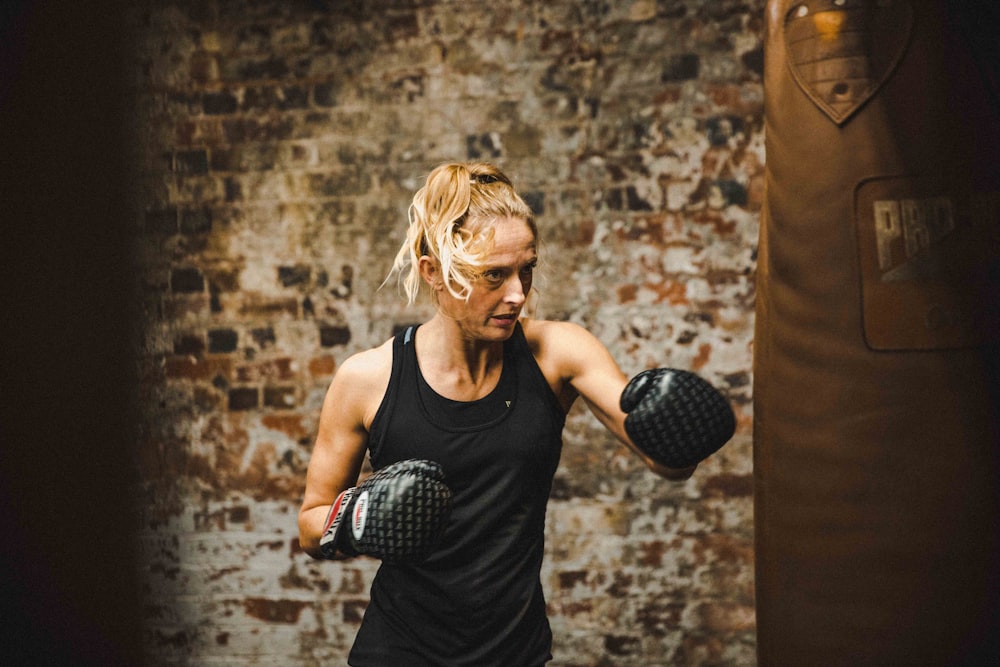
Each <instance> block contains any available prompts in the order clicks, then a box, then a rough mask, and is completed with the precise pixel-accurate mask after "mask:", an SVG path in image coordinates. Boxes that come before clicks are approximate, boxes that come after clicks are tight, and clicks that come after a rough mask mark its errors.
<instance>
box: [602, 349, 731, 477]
mask: <svg viewBox="0 0 1000 667" xmlns="http://www.w3.org/2000/svg"><path fill="white" fill-rule="evenodd" d="M620 405H621V409H622V411H623V412H625V413H627V415H626V417H625V431H626V433H628V437H629V438H631V440H632V442H633V443H634V444H635V446H636V447H638V448H639V449H640V450H642V451H643V452H644V453H645V454H647V455H648V456H649V457H650V458H651V459H653V460H654V461H655V462H657V463H659V464H660V465H664V466H667V467H668V468H677V469H680V468H689V467H691V466H693V465H696V464H697V463H699V462H701V461H703V460H704V459H705V458H707V457H708V456H709V455H711V454H714V453H715V452H716V451H718V450H719V448H720V447H722V446H723V445H724V444H726V443H727V442H728V441H729V439H730V438H732V437H733V433H734V432H735V431H736V416H735V415H734V414H733V409H732V407H730V405H729V401H728V400H726V398H725V397H724V396H723V395H722V394H721V393H719V391H718V390H717V389H716V388H715V387H713V386H712V385H711V384H709V383H708V382H706V381H705V380H703V379H702V378H700V377H699V376H697V375H695V374H694V373H691V372H688V371H682V370H676V369H672V368H657V369H653V370H648V371H643V372H642V373H639V374H638V375H636V376H635V377H634V378H632V380H631V381H629V383H628V385H627V386H626V387H625V391H623V392H622V395H621V400H620Z"/></svg>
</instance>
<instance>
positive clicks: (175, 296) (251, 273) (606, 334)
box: [128, 0, 764, 666]
mask: <svg viewBox="0 0 1000 667" xmlns="http://www.w3.org/2000/svg"><path fill="white" fill-rule="evenodd" d="M763 4H764V3H763V0H752V1H750V2H730V1H722V0H686V1H683V0H659V1H657V2H654V1H653V0H635V1H633V2H596V1H585V2H570V1H568V0H547V1H546V2H532V1H528V0H515V1H512V2H507V3H485V4H484V3H466V2H457V1H445V0H410V1H404V0H395V1H393V0H380V1H371V2H336V1H334V0H325V1H323V0H313V1H312V2H306V1H305V0H298V1H292V2H289V1H279V0H271V1H265V0H259V1H249V0H246V1H239V2H223V1H221V0H219V1H216V2H195V1H193V0H192V1H191V2H182V1H179V0H178V1H175V2H156V3H147V4H146V5H143V6H141V8H138V9H132V10H131V11H130V12H129V14H128V21H129V24H130V26H131V28H132V29H133V31H134V34H135V36H136V42H135V43H136V46H135V51H136V53H135V54H134V57H133V58H132V59H131V68H132V77H131V83H133V84H134V85H135V87H136V91H137V100H138V101H137V109H136V116H135V119H134V120H135V126H136V128H138V129H137V132H136V136H135V147H136V153H135V157H134V161H135V163H136V173H137V176H136V180H137V182H138V185H137V191H138V192H137V194H138V198H139V200H140V208H141V210H142V214H141V216H140V219H139V220H138V221H137V225H138V226H139V227H138V229H139V233H138V235H137V243H136V247H135V256H136V258H137V260H138V263H139V265H140V267H141V271H140V281H141V293H142V309H143V346H142V349H141V352H140V356H139V362H140V364H139V366H140V370H141V390H140V397H139V399H140V402H141V405H142V415H143V417H142V421H141V442H140V452H139V453H140V456H139V459H140V466H141V480H142V481H141V492H142V493H141V495H142V502H141V507H140V515H141V521H142V527H143V529H142V531H141V534H140V547H141V549H140V551H141V562H140V569H141V577H142V584H143V585H142V593H143V597H144V601H145V604H144V607H143V609H144V623H145V625H144V637H143V643H144V645H145V646H146V647H147V651H148V652H149V654H150V656H151V657H152V658H153V660H154V661H155V662H157V663H171V662H174V663H184V664H189V663H190V664H221V663H225V664H273V663H278V664H303V665H305V664H318V663H321V662H323V661H328V662H329V663H332V664H341V663H343V661H344V660H343V659H344V656H345V655H346V652H347V650H348V648H349V646H350V644H351V641H352V639H353V636H354V633H355V631H356V629H357V627H358V623H359V620H360V618H361V614H362V613H363V610H364V607H365V604H366V600H367V598H366V595H367V589H368V585H369V582H370V580H371V577H372V576H373V574H374V572H375V569H376V566H377V564H376V563H375V562H373V561H370V560H355V561H350V562H345V563H321V562H317V561H313V560H311V559H310V558H308V557H307V556H306V555H304V554H303V553H301V552H300V551H299V550H298V548H297V533H296V513H297V509H298V504H299V501H300V498H301V493H302V488H303V482H304V473H305V469H306V465H307V464H308V460H309V455H310V451H311V446H312V440H313V437H314V434H315V430H316V421H317V416H318V412H319V407H320V403H321V400H322V397H323V393H324V391H325V388H326V386H327V384H328V383H329V381H330V378H331V376H332V374H333V373H334V372H335V370H336V368H337V365H338V364H339V363H340V362H342V361H343V360H344V359H345V358H346V357H347V356H348V355H350V354H352V353H354V352H356V351H359V350H362V349H365V348H368V347H371V346H373V345H376V344H379V343H381V342H382V341H384V340H385V339H387V338H388V337H389V336H391V335H392V333H393V331H394V329H395V328H396V327H398V326H400V325H402V324H405V323H409V322H414V321H419V320H421V319H423V318H426V317H428V316H429V315H430V310H429V308H428V306H427V305H426V304H421V305H418V306H415V307H412V308H407V307H405V306H404V304H403V301H402V299H401V298H400V295H399V294H398V292H397V291H396V290H395V289H394V288H392V287H387V288H384V289H381V290H380V289H379V286H380V284H381V282H382V280H383V278H384V277H385V275H386V273H387V271H388V269H389V267H390V262H391V258H392V256H393V254H394V252H395V250H396V248H397V246H398V244H399V242H400V240H401V239H402V234H403V231H404V229H405V225H406V208H407V205H408V204H409V200H410V197H411V196H412V193H413V191H414V190H415V189H416V188H417V187H419V186H420V184H421V183H422V180H423V177H424V176H425V175H426V173H427V172H428V171H429V170H430V169H431V168H433V167H434V166H435V165H436V164H438V163H440V162H443V161H448V160H453V159H466V158H482V159H487V160H491V161H495V162H496V163H498V164H500V165H501V166H502V167H503V168H504V169H505V170H506V171H507V172H508V173H509V174H510V175H511V176H512V177H513V178H514V179H515V181H516V184H517V185H518V187H519V189H520V190H521V191H522V192H523V193H524V194H525V196H526V198H527V199H528V201H529V202H530V203H531V204H532V206H533V207H534V208H535V209H536V210H537V211H538V212H539V215H538V224H539V228H540V232H541V235H542V240H543V244H544V245H543V248H542V267H541V278H540V279H539V286H540V292H541V294H540V300H539V303H538V315H539V316H540V317H545V318H554V319H569V320H573V321H576V322H579V323H581V324H584V325H586V326H587V327H588V328H590V329H591V331H593V332H594V333H595V334H596V335H597V336H598V337H599V338H600V339H601V340H602V341H604V343H605V344H606V345H608V347H609V348H610V349H611V351H612V352H613V354H614V355H615V357H616V358H617V359H618V361H619V363H620V365H621V366H622V368H623V369H624V370H625V371H626V372H627V373H629V374H631V373H634V372H637V371H638V370H641V369H643V368H646V367H650V366H664V365H666V366H674V367H679V368H688V369H693V370H696V371H698V372H699V373H701V374H702V375H704V376H705V377H707V378H708V379H710V380H711V381H713V382H714V383H715V384H716V385H718V386H720V387H721V388H723V389H725V390H726V391H727V392H728V393H729V395H730V396H731V397H732V399H733V401H734V404H735V407H736V410H737V414H738V417H739V427H738V432H737V435H736V438H735V439H734V441H733V442H732V443H731V444H729V445H728V446H727V447H726V448H724V450H722V451H721V452H720V453H719V454H718V455H717V456H715V457H714V458H713V459H712V460H711V461H709V462H708V463H706V464H704V465H703V466H702V467H701V468H700V469H699V471H698V473H697V474H696V475H695V476H694V478H692V479H691V480H689V481H687V482H684V483H667V482H664V481H661V480H659V479H658V478H656V477H654V476H653V475H651V474H650V473H648V472H646V471H645V469H644V468H643V467H642V465H641V464H639V463H638V462H637V461H636V460H635V459H634V458H633V457H630V456H629V455H628V454H627V453H626V452H625V450H624V448H623V447H621V446H619V445H616V444H615V443H614V442H613V440H612V439H611V438H610V436H608V435H606V434H605V433H604V432H603V431H602V429H601V428H600V427H599V425H598V423H597V421H596V420H595V419H594V418H593V417H591V416H590V415H589V413H587V411H586V410H585V408H583V407H578V408H576V409H574V411H573V413H572V414H571V415H570V418H569V420H568V424H567V428H566V433H565V446H564V452H563V458H562V464H561V466H560V469H559V472H558V473H557V476H556V481H555V487H554V493H553V498H552V501H551V502H550V505H549V516H548V533H547V540H548V542H547V560H546V565H545V568H544V570H543V582H544V585H545V589H546V593H547V596H548V601H549V611H550V617H551V621H552V626H553V630H554V632H555V636H556V639H555V647H554V653H555V656H556V658H555V661H554V663H553V664H555V665H563V666H568V665H636V666H639V665H642V666H648V665H665V664H691V665H693V664H741V665H745V664H749V663H752V662H753V661H754V657H753V656H754V612H753V581H752V559H753V553H752V502H751V476H750V475H751V460H750V426H751V423H750V422H751V412H750V398H751V395H750V381H751V375H750V369H751V349H750V347H751V340H752V324H753V321H752V313H753V311H752V308H753V298H754V288H753V271H754V260H755V243H756V230H757V222H758V213H759V208H760V203H761V182H762V168H763V162H764V155H763V136H762V135H763V133H762V90H761V77H760V67H761V60H762V59H761V51H760V45H761V30H762V13H763Z"/></svg>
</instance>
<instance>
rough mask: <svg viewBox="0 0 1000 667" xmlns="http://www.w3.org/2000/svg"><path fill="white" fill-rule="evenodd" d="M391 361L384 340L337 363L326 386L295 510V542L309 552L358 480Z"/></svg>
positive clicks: (314, 553)
mask: <svg viewBox="0 0 1000 667" xmlns="http://www.w3.org/2000/svg"><path fill="white" fill-rule="evenodd" d="M391 367H392V350H391V347H387V346H386V345H383V346H382V347H379V348H375V349H373V350H368V351H367V352H362V353H360V354H356V355H354V356H352V357H350V358H349V359H347V360H346V361H345V362H344V363H343V364H342V365H341V367H340V368H339V369H338V370H337V373H336V374H335V375H334V377H333V380H332V381H331V382H330V387H329V389H327V392H326V397H325V398H324V399H323V407H322V410H321V411H320V417H319V428H318V430H317V435H316V443H315V445H314V446H313V452H312V457H311V458H310V460H309V468H308V470H307V472H306V488H305V494H304V496H303V500H302V507H301V509H300V510H299V544H300V545H301V546H302V549H303V550H304V551H305V552H306V553H308V554H309V555H310V556H312V557H313V558H320V557H321V552H320V548H319V540H320V538H321V537H322V536H323V535H322V533H323V527H324V524H325V523H326V518H327V515H328V514H329V512H330V507H331V506H332V505H333V503H334V501H335V500H336V499H337V496H338V495H340V492H341V491H344V490H345V489H348V488H350V487H352V486H354V485H355V484H356V483H357V481H358V475H359V473H360V472H361V466H362V464H363V463H364V458H365V452H366V450H367V448H368V429H369V428H370V427H371V422H372V419H374V417H375V412H376V411H377V410H378V406H379V404H380V403H381V401H382V396H383V395H384V394H385V390H386V388H387V386H388V384H389V374H390V373H391Z"/></svg>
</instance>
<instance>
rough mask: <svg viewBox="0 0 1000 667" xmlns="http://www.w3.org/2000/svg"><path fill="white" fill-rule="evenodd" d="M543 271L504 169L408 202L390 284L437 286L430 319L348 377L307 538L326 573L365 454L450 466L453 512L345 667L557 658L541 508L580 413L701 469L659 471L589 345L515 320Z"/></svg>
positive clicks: (368, 624) (326, 417)
mask: <svg viewBox="0 0 1000 667" xmlns="http://www.w3.org/2000/svg"><path fill="white" fill-rule="evenodd" d="M537 262H538V233H537V229H536V227H535V222H534V219H533V217H532V213H531V211H530V209H529V208H528V206H527V205H526V204H525V203H524V201H523V200H522V199H521V198H520V197H519V196H518V195H517V193H516V192H515V191H514V188H513V187H512V185H511V182H510V180H509V179H508V178H507V177H506V176H505V175H504V174H503V173H502V172H500V171H499V170H498V169H497V168H496V167H494V166H492V165H489V164H483V163H469V164H462V163H453V164H446V165H442V166H440V167H438V168H437V169H435V170H434V171H433V172H431V174H430V175H429V176H428V178H427V182H426V184H425V185H424V187H423V188H422V189H421V190H420V191H418V192H417V194H416V196H415V197H414V199H413V203H412V205H411V207H410V226H409V231H408V234H407V239H406V241H405V243H404V244H403V247H402V248H401V249H400V251H399V254H398V255H397V257H396V261H395V265H394V268H393V271H394V272H397V273H399V274H403V273H404V272H405V276H404V281H403V283H404V287H405V290H406V293H407V296H408V298H409V300H410V302H412V301H413V300H414V299H415V298H416V297H417V295H418V293H419V291H420V289H421V287H422V286H425V285H426V287H427V289H429V291H430V295H431V298H432V299H433V300H434V303H435V305H436V309H437V312H436V314H435V315H434V316H433V317H432V318H431V319H430V320H429V321H427V322H425V323H423V324H422V325H420V326H419V327H417V328H411V329H409V330H407V331H406V332H405V333H404V334H402V335H400V336H397V337H395V338H394V339H392V340H390V341H388V342H386V343H384V344H383V345H381V346H379V347H377V348H374V349H371V350H368V351H365V352H361V353H359V354H356V355H354V356H352V357H350V358H349V359H347V360H346V361H345V362H344V363H343V364H342V365H341V367H340V369H339V370H338V372H337V374H336V376H335V377H334V379H333V381H332V383H331V385H330V388H329V391H328V393H327V396H326V399H325V401H324V405H323V409H322V412H321V415H320V424H319V433H318V436H317V440H316V445H315V449H314V451H313V455H312V460H311V461H310V464H309V471H308V474H307V480H306V491H305V498H304V502H303V505H302V510H301V512H300V515H299V530H300V540H301V543H302V546H303V548H304V549H305V550H306V551H307V552H308V553H309V554H311V555H313V556H315V557H317V558H319V557H323V551H322V550H321V548H320V539H321V537H322V536H323V533H324V531H325V530H327V523H328V522H327V518H328V516H330V515H331V514H332V511H331V506H333V505H334V503H335V501H336V500H337V498H338V494H340V493H341V492H342V491H344V490H345V489H348V488H349V487H352V486H353V485H354V484H355V483H356V482H357V479H358V475H359V472H360V470H361V466H362V462H363V460H364V457H365V453H366V451H370V456H371V462H372V467H373V469H375V470H379V469H382V468H384V467H385V466H387V465H390V464H393V463H396V462H399V461H405V460H408V459H423V460H429V461H434V462H436V463H437V464H440V468H441V470H442V471H443V476H444V482H445V483H446V484H447V486H448V488H449V489H450V490H451V492H452V494H453V502H452V507H451V516H450V519H449V521H448V525H447V530H446V532H445V534H444V536H443V539H442V540H441V542H440V543H439V544H438V545H437V547H436V548H435V550H434V551H433V552H432V553H431V554H430V556H429V557H428V558H427V559H426V560H424V561H422V562H420V563H396V562H391V563H390V562H383V564H382V566H381V568H380V569H379V572H378V574H377V575H376V577H375V579H374V581H373V583H372V590H371V603H370V604H369V607H368V609H367V611H366V614H365V617H364V620H363V622H362V624H361V628H360V630H359V631H358V635H357V638H356V640H355V644H354V647H353V648H352V651H351V654H350V664H351V665H355V666H357V667H362V666H366V665H377V666H378V667H386V666H387V665H408V666H410V665H476V666H479V667H481V666H483V665H504V666H511V665H518V666H521V665H541V664H544V663H545V662H547V661H548V660H549V659H551V657H552V656H551V654H550V649H551V642H552V635H551V632H550V630H549V624H548V621H547V619H546V616H545V600H544V597H543V594H542V587H541V583H540V576H539V573H540V568H541V563H542V555H543V550H544V528H545V507H546V503H547V501H548V497H549V491H550V488H551V483H552V478H553V475H554V474H555V470H556V466H557V465H558V462H559V456H560V449H561V445H562V438H561V434H562V428H563V425H564V423H565V417H566V413H567V412H568V411H569V410H570V408H571V407H572V405H573V403H574V402H575V401H576V399H577V398H578V397H582V398H583V400H584V401H585V402H586V404H587V405H588V406H589V407H590V409H591V410H592V411H593V412H594V414H595V415H596V416H597V418H598V419H599V420H600V421H601V422H602V423H603V424H604V425H605V426H606V427H607V428H608V429H609V430H610V431H611V432H612V433H613V434H614V435H615V436H616V437H617V438H618V439H619V440H621V441H622V442H623V443H624V444H626V445H627V446H629V447H630V448H632V449H633V450H634V451H636V453H637V454H638V455H639V456H641V457H642V458H643V460H644V461H645V462H646V463H647V465H649V467H650V468H651V469H652V470H653V471H654V472H656V473H658V474H660V475H662V476H664V477H668V478H673V479H682V478H686V477H688V476H690V474H691V473H692V471H693V470H694V467H693V466H692V467H688V468H685V469H673V468H668V467H666V466H663V465H660V464H657V463H655V462H654V461H653V460H652V459H650V458H649V457H648V456H647V455H645V454H643V453H642V452H641V451H640V450H639V449H638V448H637V447H635V445H633V443H632V442H631V440H630V439H629V437H628V435H627V433H626V430H625V426H624V420H625V414H624V413H623V412H622V410H621V408H620V407H619V397H620V396H621V395H622V391H623V389H624V388H625V386H626V378H625V376H624V375H623V374H622V372H621V370H620V369H619V368H618V365H617V364H616V363H615V361H614V360H613V359H612V358H611V355H610V354H609V352H608V351H607V349H606V348H605V347H604V346H603V345H602V344H601V343H600V342H599V341H598V340H597V339H596V338H595V337H594V336H593V335H591V334H590V333H588V332H587V331H586V330H584V329H583V328H581V327H579V326H577V325H575V324H571V323H567V322H550V321H539V320H529V319H525V320H522V319H521V315H522V310H523V308H524V305H525V301H526V299H527V297H528V293H529V292H530V291H531V288H532V278H533V274H534V270H535V265H536V263H537ZM337 504H338V505H339V502H338V503H337Z"/></svg>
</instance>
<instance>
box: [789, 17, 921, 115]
mask: <svg viewBox="0 0 1000 667" xmlns="http://www.w3.org/2000/svg"><path fill="white" fill-rule="evenodd" d="M783 28H784V37H785V39H784V42H785V50H786V57H787V61H788V69H789V71H790V73H791V75H792V79H794V81H795V83H796V84H797V85H798V86H799V88H801V89H802V91H803V92H804V93H805V94H806V95H807V96H808V97H809V99H810V100H812V102H813V104H815V105H816V106H817V107H819V109H820V110H821V111H822V112H823V113H824V114H826V116H827V117H828V118H830V120H832V121H833V122H835V123H837V124H838V125H842V124H843V123H845V122H847V120H848V119H849V118H850V117H851V116H852V115H854V113H855V112H856V111H857V110H858V109H860V108H861V107H862V106H864V104H865V103H866V102H867V101H868V100H869V99H871V98H872V96H873V95H875V93H876V92H877V91H878V89H879V88H880V87H881V86H882V84H883V83H885V81H886V80H887V79H888V78H889V76H890V75H891V74H892V71H893V70H894V69H895V68H896V66H897V65H898V64H899V62H900V60H901V59H902V57H903V55H904V53H905V52H906V48H907V45H908V43H909V41H910V33H911V30H912V28H913V10H912V9H911V7H910V4H909V2H907V0H881V1H880V2H875V3H871V2H861V1H860V0H802V2H796V3H793V4H792V5H791V6H790V7H789V9H788V11H787V12H786V14H785V18H784V24H783Z"/></svg>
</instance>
